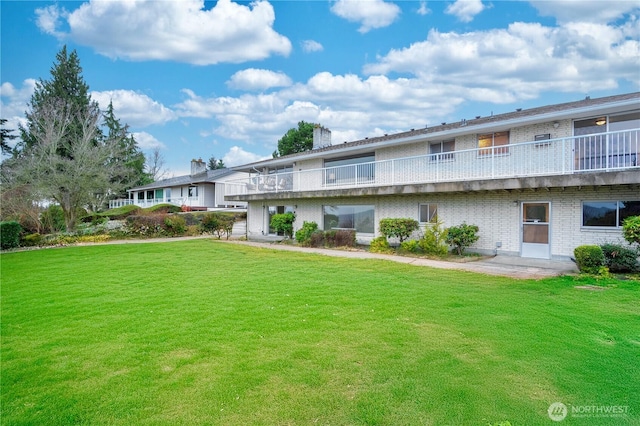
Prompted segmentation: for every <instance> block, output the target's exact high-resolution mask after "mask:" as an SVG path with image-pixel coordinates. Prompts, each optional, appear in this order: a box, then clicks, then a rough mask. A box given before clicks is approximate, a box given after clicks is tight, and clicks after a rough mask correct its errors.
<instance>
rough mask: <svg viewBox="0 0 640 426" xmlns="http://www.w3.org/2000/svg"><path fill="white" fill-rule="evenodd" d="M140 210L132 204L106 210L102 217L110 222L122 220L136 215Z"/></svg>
mask: <svg viewBox="0 0 640 426" xmlns="http://www.w3.org/2000/svg"><path fill="white" fill-rule="evenodd" d="M141 210H142V209H141V208H140V207H138V206H136V205H134V204H129V205H128V206H122V207H118V208H115V209H111V210H107V211H106V212H104V213H102V215H103V216H106V217H108V218H109V219H111V220H124V219H126V218H127V217H128V216H132V215H137V214H139V213H140V211H141Z"/></svg>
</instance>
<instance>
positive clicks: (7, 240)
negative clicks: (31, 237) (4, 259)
mask: <svg viewBox="0 0 640 426" xmlns="http://www.w3.org/2000/svg"><path fill="white" fill-rule="evenodd" d="M21 232H22V226H20V224H19V223H18V222H16V221H15V220H11V221H8V222H0V248H2V250H6V249H10V248H16V247H18V246H19V245H20V233H21Z"/></svg>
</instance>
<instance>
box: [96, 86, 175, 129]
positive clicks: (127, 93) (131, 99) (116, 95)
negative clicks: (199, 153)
mask: <svg viewBox="0 0 640 426" xmlns="http://www.w3.org/2000/svg"><path fill="white" fill-rule="evenodd" d="M91 98H92V99H94V100H95V101H97V102H98V104H99V105H100V109H102V110H103V111H104V110H105V109H106V108H107V106H108V105H109V102H113V109H114V112H115V115H116V117H117V118H118V119H120V121H121V122H122V123H123V124H124V123H126V124H128V125H130V126H132V127H145V126H150V125H152V124H164V123H166V122H168V121H171V120H174V119H176V114H175V113H174V112H173V111H172V110H171V109H169V108H167V107H165V106H164V105H162V104H161V103H159V102H157V101H154V100H153V99H151V98H150V97H149V96H147V95H145V94H142V93H138V92H134V91H132V90H108V91H104V92H92V93H91Z"/></svg>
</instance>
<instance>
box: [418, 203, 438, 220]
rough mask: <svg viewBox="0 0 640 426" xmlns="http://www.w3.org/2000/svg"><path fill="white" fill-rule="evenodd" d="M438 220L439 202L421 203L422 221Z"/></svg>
mask: <svg viewBox="0 0 640 426" xmlns="http://www.w3.org/2000/svg"><path fill="white" fill-rule="evenodd" d="M437 220H438V205H437V204H420V219H419V222H420V223H434V222H436V221H437Z"/></svg>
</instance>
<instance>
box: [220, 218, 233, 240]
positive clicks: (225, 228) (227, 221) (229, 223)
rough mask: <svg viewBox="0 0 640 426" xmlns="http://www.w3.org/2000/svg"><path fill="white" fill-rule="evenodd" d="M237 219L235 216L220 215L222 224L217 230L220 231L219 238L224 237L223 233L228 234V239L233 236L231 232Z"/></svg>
mask: <svg viewBox="0 0 640 426" xmlns="http://www.w3.org/2000/svg"><path fill="white" fill-rule="evenodd" d="M235 221H236V219H235V217H233V216H220V226H219V227H218V230H217V231H216V232H217V233H218V239H220V238H221V237H222V234H226V235H227V240H228V239H229V237H230V236H231V232H232V231H233V224H234V222H235Z"/></svg>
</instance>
